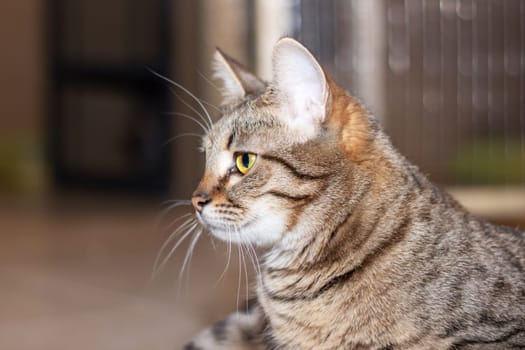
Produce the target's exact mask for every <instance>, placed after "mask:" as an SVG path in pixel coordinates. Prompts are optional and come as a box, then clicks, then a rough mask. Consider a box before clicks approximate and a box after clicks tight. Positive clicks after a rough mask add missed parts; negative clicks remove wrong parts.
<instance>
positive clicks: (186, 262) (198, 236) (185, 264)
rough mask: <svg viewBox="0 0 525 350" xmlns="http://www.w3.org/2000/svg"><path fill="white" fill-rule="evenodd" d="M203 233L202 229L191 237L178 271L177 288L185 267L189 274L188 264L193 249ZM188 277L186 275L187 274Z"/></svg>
mask: <svg viewBox="0 0 525 350" xmlns="http://www.w3.org/2000/svg"><path fill="white" fill-rule="evenodd" d="M202 232H203V229H200V231H199V232H197V233H196V234H194V235H193V239H192V240H191V243H190V246H189V247H188V250H187V251H186V256H185V257H184V262H183V263H182V267H181V269H180V271H179V286H180V285H181V280H182V275H183V274H184V270H185V269H186V267H187V268H188V273H189V264H190V261H191V257H192V255H193V251H194V249H195V245H196V244H197V241H198V240H199V238H200V236H201V234H202ZM187 275H188V274H187Z"/></svg>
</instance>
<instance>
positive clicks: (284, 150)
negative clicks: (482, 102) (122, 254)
mask: <svg viewBox="0 0 525 350" xmlns="http://www.w3.org/2000/svg"><path fill="white" fill-rule="evenodd" d="M214 64H215V72H216V75H217V76H218V77H219V78H220V79H221V80H222V81H223V85H224V91H223V95H224V106H223V113H222V114H223V115H222V116H221V118H220V119H219V120H218V121H217V122H216V123H215V124H214V125H213V127H212V128H211V130H210V131H209V133H208V134H207V135H205V137H204V139H203V149H204V151H205V152H206V168H205V173H204V175H203V177H202V179H201V181H200V184H199V185H198V187H197V189H196V190H195V192H194V194H193V200H192V202H193V205H194V207H195V210H196V212H197V216H198V217H199V219H200V220H201V222H202V223H203V224H204V225H206V226H207V227H208V228H209V229H210V231H211V233H212V234H213V235H215V236H216V237H219V238H220V239H223V240H227V241H233V242H238V243H246V242H250V243H252V244H256V245H258V246H272V245H274V244H275V243H276V242H280V241H282V239H283V237H285V236H286V237H287V238H288V239H291V240H293V239H298V238H300V237H298V235H304V234H308V232H309V231H312V232H314V231H315V229H316V228H318V227H319V226H322V225H326V224H325V223H324V221H326V220H327V215H337V214H336V213H335V214H334V211H336V212H337V207H338V206H339V207H340V206H344V205H346V203H347V202H349V200H350V198H349V197H350V193H351V192H352V189H351V188H349V186H350V187H351V186H356V184H355V183H353V182H355V181H354V180H353V179H352V176H353V173H354V172H353V168H354V167H355V164H358V163H360V162H361V161H362V159H361V158H362V156H363V154H364V152H363V149H364V148H366V147H368V145H369V144H370V142H371V141H370V140H371V139H372V137H371V135H372V131H373V129H374V125H375V124H374V123H373V121H371V120H370V119H369V118H368V117H367V116H366V113H365V112H364V111H363V110H362V109H361V108H360V106H359V104H358V103H357V102H356V101H355V100H354V99H352V98H351V97H349V96H347V95H346V94H345V93H344V92H343V91H342V90H341V89H340V88H338V87H337V86H336V85H335V84H334V83H333V82H332V81H331V80H330V79H329V78H328V77H327V75H326V73H325V72H324V70H323V69H322V68H321V66H320V65H319V64H318V62H317V61H316V60H315V58H314V57H313V56H312V54H311V53H310V52H309V51H308V50H307V49H306V48H305V47H303V46H302V45H301V44H299V43H298V42H297V41H295V40H293V39H290V38H284V39H281V40H280V41H278V42H277V43H276V45H275V46H274V49H273V55H272V65H273V78H272V81H271V82H269V83H265V82H263V81H262V80H260V79H259V78H257V77H256V76H255V75H254V74H252V73H250V72H249V71H248V70H246V69H245V68H244V67H243V66H242V65H241V64H239V63H238V62H236V61H235V60H233V59H231V58H229V57H228V56H226V55H225V54H223V53H222V52H220V51H217V52H216V54H215V62H214ZM299 232H300V233H299Z"/></svg>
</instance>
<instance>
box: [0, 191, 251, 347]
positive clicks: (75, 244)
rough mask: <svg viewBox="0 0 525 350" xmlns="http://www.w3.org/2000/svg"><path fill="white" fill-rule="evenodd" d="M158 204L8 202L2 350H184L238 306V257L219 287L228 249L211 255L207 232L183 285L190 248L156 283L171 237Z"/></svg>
mask: <svg viewBox="0 0 525 350" xmlns="http://www.w3.org/2000/svg"><path fill="white" fill-rule="evenodd" d="M161 208H162V207H161V206H160V205H149V206H148V205H142V204H141V205H138V206H134V205H129V204H127V203H121V202H116V203H112V204H109V205H108V204H107V203H104V202H101V203H98V202H94V203H90V204H88V205H78V204H75V203H60V204H58V205H57V204H56V203H52V204H50V205H37V206H36V207H35V206H34V205H32V206H31V207H29V208H27V207H24V206H23V205H21V206H20V205H14V206H11V205H9V204H7V203H5V201H4V203H2V205H1V209H0V349H9V350H18V349H20V350H28V349H39V350H41V349H42V350H43V349H49V350H51V349H52V350H59V349H68V350H69V349H76V350H81V349H86V350H87V349H89V350H94V349H112V350H115V349H144V350H146V349H148V350H153V349H179V348H180V347H181V345H182V344H183V342H184V341H185V340H187V339H188V338H189V337H190V336H191V335H192V334H194V333H195V332H196V331H197V330H199V329H200V328H201V327H204V326H205V325H207V324H210V323H211V322H213V321H215V320H218V319H220V318H221V317H223V316H224V315H226V314H227V313H228V312H229V311H231V310H233V309H235V305H236V299H237V289H238V279H237V277H238V270H237V264H236V262H237V258H236V255H235V254H234V255H233V259H232V260H233V261H232V263H231V264H230V268H229V272H228V273H227V274H226V276H225V278H224V279H223V280H222V282H221V283H219V284H218V285H217V286H215V284H216V282H217V280H218V278H219V276H220V275H221V272H222V271H223V269H224V267H225V264H226V254H225V251H226V249H225V247H224V246H223V245H221V244H220V243H218V244H219V245H218V246H217V247H216V250H217V251H214V249H213V247H212V246H211V245H210V239H209V237H207V236H204V237H202V238H201V239H200V240H199V244H198V245H197V247H196V249H195V254H194V256H193V258H192V263H191V266H190V269H189V273H188V274H187V275H184V278H183V279H182V281H181V283H179V279H178V273H179V269H180V267H181V265H182V260H183V257H184V255H185V253H186V249H187V244H184V245H182V246H181V247H180V248H179V249H178V250H177V252H176V254H175V255H174V258H173V259H171V260H170V263H169V264H168V265H167V267H166V268H165V269H164V271H163V272H162V273H160V275H159V276H157V278H155V279H153V280H151V278H150V277H151V270H152V266H153V262H154V258H155V256H156V254H157V252H158V250H159V248H160V246H161V244H162V242H163V241H164V239H166V237H167V235H168V231H167V230H162V229H160V228H159V226H158V225H156V222H155V221H156V218H158V213H159V212H160V209H161ZM180 215H181V211H179V212H173V213H172V214H169V215H168V218H172V219H174V218H176V217H177V216H180ZM243 275H244V274H243ZM187 277H188V278H187ZM240 294H241V295H244V294H245V289H244V287H242V290H241V292H240ZM240 298H243V297H242V296H241V297H240Z"/></svg>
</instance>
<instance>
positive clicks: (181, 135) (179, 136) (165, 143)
mask: <svg viewBox="0 0 525 350" xmlns="http://www.w3.org/2000/svg"><path fill="white" fill-rule="evenodd" d="M186 136H192V137H199V138H201V137H202V135H201V134H197V133H194V132H185V133H183V134H179V135H177V136H173V137H170V138H169V139H168V140H167V141H166V142H164V143H163V144H162V146H161V148H164V147H166V146H167V145H169V144H170V143H171V142H173V141H175V140H177V139H180V138H181V137H186Z"/></svg>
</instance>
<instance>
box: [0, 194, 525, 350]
mask: <svg viewBox="0 0 525 350" xmlns="http://www.w3.org/2000/svg"><path fill="white" fill-rule="evenodd" d="M520 191H521V192H520ZM520 191H516V190H512V191H510V192H509V194H508V197H507V199H506V198H503V197H501V196H502V195H504V193H502V192H501V191H499V192H494V193H493V194H491V195H490V198H491V201H489V202H490V203H494V202H495V201H496V199H497V197H498V196H497V194H500V197H501V198H500V199H499V200H500V201H502V202H503V203H509V198H510V199H514V202H512V203H510V205H511V208H508V209H505V213H506V214H507V215H508V214H509V213H512V212H513V210H514V214H513V216H512V217H506V218H503V219H501V220H499V221H500V222H507V223H508V224H510V225H513V226H514V225H522V227H525V226H523V225H524V224H525V222H524V221H525V215H523V214H524V213H525V200H524V199H525V193H524V192H523V190H520ZM453 192H454V193H455V195H456V196H457V197H459V198H460V200H461V201H462V202H463V203H466V204H467V206H469V207H471V208H472V209H474V210H477V211H479V212H480V213H483V208H480V207H479V204H480V203H481V202H484V201H483V200H480V199H479V198H477V197H476V193H471V192H468V191H467V192H465V191H461V190H459V189H455V190H454V191H453ZM469 199H470V202H469ZM489 202H487V203H489ZM0 203H1V204H0V349H10V350H19V349H20V350H27V349H39V350H46V349H50V350H51V349H53V350H60V349H76V350H82V349H86V350H87V349H89V350H93V349H97V350H98V349H112V350H115V349H148V350H153V349H179V348H180V345H181V344H182V343H183V342H184V341H185V340H187V339H188V338H189V337H190V336H191V335H192V334H195V332H197V331H198V330H199V329H201V328H203V327H205V326H206V325H209V324H210V323H212V322H213V321H215V320H218V319H221V318H222V317H224V316H225V315H226V314H228V313H229V312H230V311H232V310H234V309H235V305H236V299H237V294H238V292H237V290H238V276H239V270H238V264H236V263H237V262H238V257H237V256H236V255H235V254H234V255H233V257H232V261H231V264H230V266H229V269H228V273H226V275H225V278H224V280H223V281H222V282H221V283H219V284H218V285H217V286H215V284H216V282H217V280H218V278H219V276H220V275H221V273H222V271H223V270H224V267H225V265H226V256H227V254H226V251H227V250H226V248H225V246H224V245H223V244H221V243H219V242H216V244H217V246H216V249H215V250H214V249H213V246H212V245H211V244H210V242H211V240H210V238H209V237H208V236H207V235H203V236H202V238H201V239H200V240H199V243H198V244H197V247H196V249H195V254H194V256H193V258H192V264H191V267H190V269H189V273H188V274H187V275H185V277H184V278H182V280H181V281H182V282H181V283H180V284H179V283H178V281H179V279H178V273H179V269H180V267H181V266H182V261H183V259H184V255H185V253H186V250H187V247H188V243H189V242H185V244H183V245H182V246H181V247H180V248H179V249H178V250H177V252H176V254H174V257H173V259H171V260H170V262H169V264H168V265H167V267H166V269H165V270H164V271H163V272H162V273H161V274H160V275H159V276H158V277H157V278H156V279H154V280H153V281H151V280H150V275H151V269H152V267H153V262H154V259H155V256H156V254H157V252H158V250H159V248H160V246H161V245H162V243H163V241H164V240H165V239H166V237H167V236H168V234H169V231H168V230H166V229H161V228H160V227H159V226H157V225H156V224H155V222H156V219H158V217H159V213H160V212H161V210H162V208H163V207H162V206H161V205H160V204H158V202H157V201H155V202H152V203H150V204H148V203H143V202H140V203H136V202H134V201H133V200H129V199H119V200H107V199H104V198H103V199H98V200H96V199H95V200H86V199H85V198H74V199H64V198H61V199H60V200H55V201H48V202H42V203H40V204H31V205H29V206H28V205H24V204H23V203H22V204H20V203H16V204H8V203H9V202H8V201H5V200H3V201H1V202H0ZM511 209H513V210H511ZM491 210H492V211H493V209H491ZM183 213H184V211H182V210H179V211H173V212H172V213H170V214H168V215H167V216H166V221H170V220H172V219H175V218H177V217H180V215H182V214H183ZM496 213H497V212H496ZM501 215H502V214H501ZM493 219H496V220H497V217H494V218H493ZM161 226H162V225H161ZM234 250H235V249H234ZM186 276H188V278H187V279H186ZM240 295H241V296H240V298H241V299H244V296H245V289H244V287H241V291H240Z"/></svg>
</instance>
